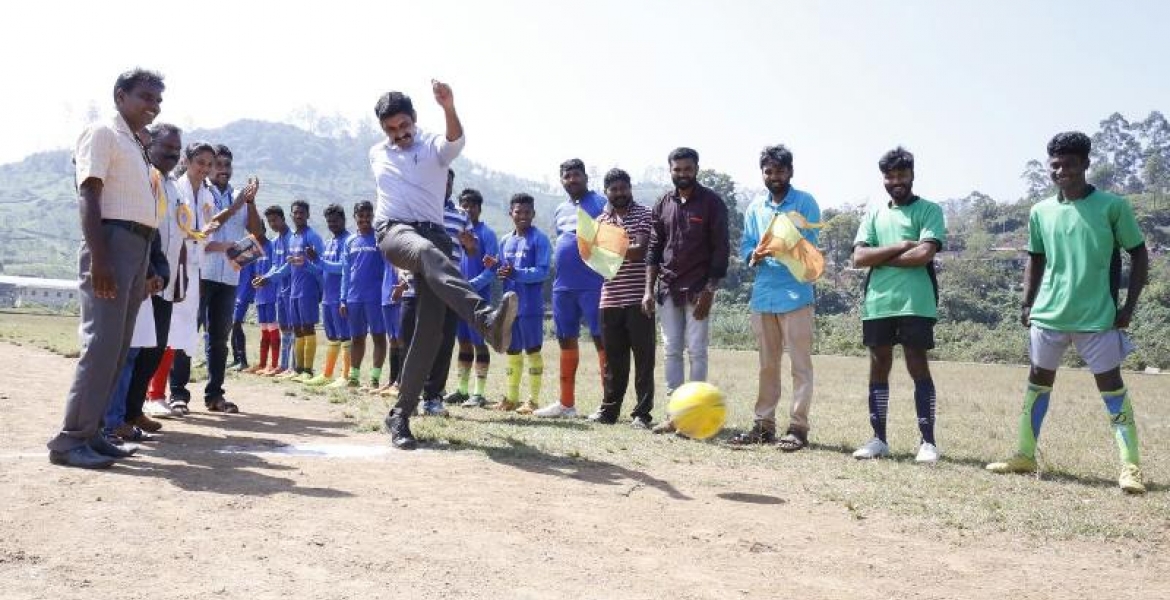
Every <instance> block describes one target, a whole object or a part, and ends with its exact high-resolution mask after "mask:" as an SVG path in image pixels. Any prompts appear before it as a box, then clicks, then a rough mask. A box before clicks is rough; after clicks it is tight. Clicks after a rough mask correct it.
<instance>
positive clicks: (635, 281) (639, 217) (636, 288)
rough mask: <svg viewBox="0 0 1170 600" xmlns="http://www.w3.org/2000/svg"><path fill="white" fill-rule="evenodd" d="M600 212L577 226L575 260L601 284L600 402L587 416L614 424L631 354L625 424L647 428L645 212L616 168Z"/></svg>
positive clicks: (649, 332)
mask: <svg viewBox="0 0 1170 600" xmlns="http://www.w3.org/2000/svg"><path fill="white" fill-rule="evenodd" d="M605 197H606V198H607V199H608V200H609V204H608V205H606V207H605V211H604V212H602V213H601V216H600V217H599V218H598V219H597V221H594V220H593V219H586V218H585V216H584V215H582V217H581V219H580V221H578V223H577V235H578V237H579V238H580V240H581V258H582V259H584V261H585V264H587V265H589V266H590V267H591V268H593V269H594V270H595V271H597V272H598V273H601V274H602V276H603V277H605V279H606V281H605V283H604V284H602V286H601V340H602V343H603V344H604V345H605V348H606V351H607V358H608V361H607V362H606V366H605V372H604V374H603V376H604V378H605V397H604V399H603V400H602V403H601V407H600V408H598V409H597V412H595V413H593V414H592V415H590V416H589V419H590V420H593V421H596V422H598V423H605V424H612V423H616V422H617V419H618V414H619V413H620V412H621V408H622V399H623V397H624V396H625V395H626V387H627V386H628V385H629V381H630V354H631V352H632V353H633V355H634V369H635V373H636V375H635V377H634V394H635V397H636V398H637V403H636V404H635V405H634V410H633V412H632V413H630V416H631V418H632V419H633V420H632V421H631V425H632V426H633V427H634V428H636V429H649V428H650V423H651V417H650V413H651V411H653V410H654V344H655V342H656V337H655V334H654V317H653V316H652V315H647V314H646V313H644V312H642V292H643V290H644V289H645V285H646V246H647V245H648V244H649V243H650V209H649V208H646V207H645V206H642V205H641V204H638V203H637V202H634V196H633V193H632V192H631V190H630V175H629V173H626V172H625V171H623V170H621V169H611V170H610V171H609V172H608V173H606V174H605Z"/></svg>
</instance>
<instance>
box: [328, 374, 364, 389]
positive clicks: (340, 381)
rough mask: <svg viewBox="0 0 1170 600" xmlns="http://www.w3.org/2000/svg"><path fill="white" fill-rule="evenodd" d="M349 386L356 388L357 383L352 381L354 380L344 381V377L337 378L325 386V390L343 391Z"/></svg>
mask: <svg viewBox="0 0 1170 600" xmlns="http://www.w3.org/2000/svg"><path fill="white" fill-rule="evenodd" d="M351 385H352V387H357V382H356V381H354V380H352V379H346V378H344V377H338V378H337V379H334V380H333V383H330V384H329V385H327V386H325V389H329V390H343V389H345V388H347V387H350V386H351Z"/></svg>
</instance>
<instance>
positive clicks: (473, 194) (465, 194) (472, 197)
mask: <svg viewBox="0 0 1170 600" xmlns="http://www.w3.org/2000/svg"><path fill="white" fill-rule="evenodd" d="M464 200H466V201H468V202H470V203H472V204H474V205H476V206H483V194H481V193H479V190H477V189H473V188H464V190H463V191H462V192H459V202H460V203H462V202H463V201H464Z"/></svg>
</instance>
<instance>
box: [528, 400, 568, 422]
mask: <svg viewBox="0 0 1170 600" xmlns="http://www.w3.org/2000/svg"><path fill="white" fill-rule="evenodd" d="M532 416H534V417H540V418H542V419H575V418H577V407H575V406H565V405H564V404H561V403H560V402H559V401H558V402H554V403H552V404H549V405H548V406H546V407H544V408H538V409H536V410H534V411H532Z"/></svg>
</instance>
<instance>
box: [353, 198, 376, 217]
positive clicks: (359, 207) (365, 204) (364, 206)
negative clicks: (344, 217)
mask: <svg viewBox="0 0 1170 600" xmlns="http://www.w3.org/2000/svg"><path fill="white" fill-rule="evenodd" d="M363 210H368V211H370V212H374V203H373V202H370V201H369V200H362V201H360V202H357V203H355V204H354V205H353V214H354V216H355V217H356V216H357V214H358V213H360V212H362V211H363Z"/></svg>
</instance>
